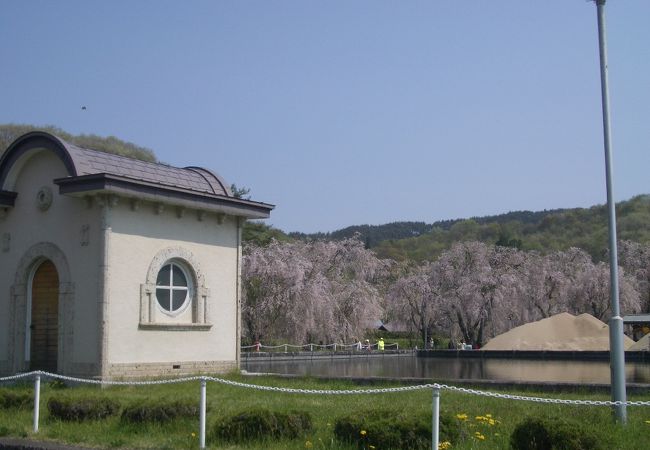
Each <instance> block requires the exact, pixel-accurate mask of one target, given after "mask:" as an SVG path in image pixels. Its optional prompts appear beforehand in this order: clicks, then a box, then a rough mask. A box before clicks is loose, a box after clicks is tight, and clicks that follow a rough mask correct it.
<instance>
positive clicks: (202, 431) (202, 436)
mask: <svg viewBox="0 0 650 450" xmlns="http://www.w3.org/2000/svg"><path fill="white" fill-rule="evenodd" d="M205 385H206V381H205V378H203V377H201V402H200V404H199V448H205Z"/></svg>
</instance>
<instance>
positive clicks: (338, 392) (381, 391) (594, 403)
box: [0, 370, 650, 406]
mask: <svg viewBox="0 0 650 450" xmlns="http://www.w3.org/2000/svg"><path fill="white" fill-rule="evenodd" d="M35 375H40V376H44V377H47V378H54V379H59V380H65V381H71V382H75V383H88V384H95V385H114V386H150V385H161V384H175V383H185V382H188V381H213V382H215V383H220V384H224V385H228V386H234V387H240V388H247V389H256V390H258V391H267V392H282V393H285V394H310V395H360V394H392V393H397V392H409V391H419V390H423V389H439V390H448V391H455V392H459V393H463V394H469V395H477V396H482V397H491V398H499V399H504V400H517V401H527V402H535V403H548V404H559V405H578V406H621V405H626V406H650V401H625V402H622V401H607V400H565V399H559V398H544V397H530V396H525V395H511V394H501V393H498V392H489V391H479V390H477V389H469V388H463V387H458V386H449V385H446V384H438V383H434V384H419V385H415V386H400V387H391V388H380V389H348V390H334V389H292V388H284V387H277V386H261V385H258V384H249V383H241V382H239V381H232V380H226V379H223V378H217V377H207V376H193V377H185V378H172V379H167V380H150V381H112V380H90V379H86V378H76V377H69V376H65V375H58V374H54V373H49V372H43V371H40V370H39V371H35V372H29V373H22V374H18V375H13V376H9V377H2V378H0V382H3V381H13V380H18V379H21V378H27V377H31V376H35Z"/></svg>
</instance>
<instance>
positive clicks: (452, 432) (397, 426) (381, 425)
mask: <svg viewBox="0 0 650 450" xmlns="http://www.w3.org/2000/svg"><path fill="white" fill-rule="evenodd" d="M439 424H440V440H441V441H449V442H452V443H453V442H458V439H459V438H460V433H461V429H460V424H459V423H458V421H457V420H454V419H453V418H452V417H451V416H449V415H447V414H441V415H440V422H439ZM334 435H335V436H336V438H337V439H338V440H339V441H342V442H349V443H353V444H354V443H356V445H357V447H359V448H369V447H370V446H374V447H376V448H382V449H386V448H394V449H402V448H409V449H430V448H431V415H428V414H419V415H413V414H410V413H408V412H405V411H402V412H400V411H391V410H383V411H382V410H373V411H365V412H361V413H357V414H354V415H349V416H345V417H341V418H339V419H337V420H336V422H335V425H334Z"/></svg>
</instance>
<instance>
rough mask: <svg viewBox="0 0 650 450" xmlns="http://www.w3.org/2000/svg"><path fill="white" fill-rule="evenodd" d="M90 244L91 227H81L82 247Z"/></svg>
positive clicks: (86, 225)
mask: <svg viewBox="0 0 650 450" xmlns="http://www.w3.org/2000/svg"><path fill="white" fill-rule="evenodd" d="M89 242H90V225H88V224H84V225H81V246H82V247H86V246H88V243H89Z"/></svg>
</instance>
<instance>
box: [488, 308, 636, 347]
mask: <svg viewBox="0 0 650 450" xmlns="http://www.w3.org/2000/svg"><path fill="white" fill-rule="evenodd" d="M632 344H634V341H633V340H632V339H630V338H628V337H627V336H626V337H624V341H623V346H624V347H625V348H626V349H627V348H628V347H630V346H631V345H632ZM483 350H609V327H608V326H607V324H606V323H604V322H601V321H600V320H598V319H596V318H595V317H594V316H592V315H590V314H580V315H579V316H574V315H572V314H569V313H560V314H556V315H555V316H551V317H548V318H546V319H542V320H539V321H537V322H532V323H527V324H525V325H521V326H519V327H517V328H513V329H512V330H510V331H508V332H507V333H503V334H501V335H499V336H496V337H494V338H492V339H491V340H490V341H489V342H488V343H487V344H486V345H485V346H484V347H483Z"/></svg>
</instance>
